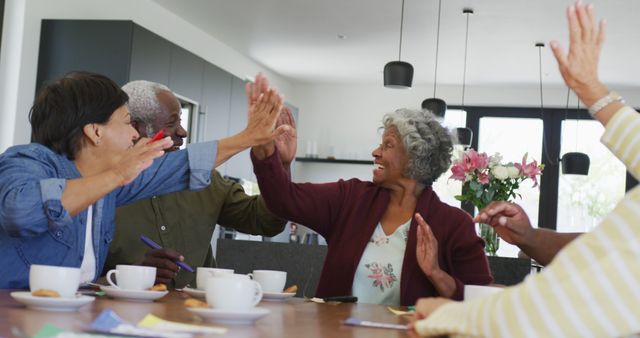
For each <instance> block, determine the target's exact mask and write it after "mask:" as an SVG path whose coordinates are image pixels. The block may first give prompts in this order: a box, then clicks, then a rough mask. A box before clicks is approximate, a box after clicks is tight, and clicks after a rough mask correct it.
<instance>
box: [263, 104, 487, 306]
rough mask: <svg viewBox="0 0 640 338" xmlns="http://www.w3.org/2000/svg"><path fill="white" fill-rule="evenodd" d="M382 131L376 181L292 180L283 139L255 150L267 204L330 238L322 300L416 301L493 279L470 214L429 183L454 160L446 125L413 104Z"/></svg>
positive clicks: (388, 119) (459, 292)
mask: <svg viewBox="0 0 640 338" xmlns="http://www.w3.org/2000/svg"><path fill="white" fill-rule="evenodd" d="M289 119H290V124H291V125H293V124H292V122H293V119H292V118H291V117H289ZM292 129H293V128H292ZM383 129H384V133H383V135H382V143H381V144H380V145H379V146H378V147H377V148H376V149H374V150H373V153H372V155H373V157H374V168H373V180H372V181H373V182H363V181H360V180H358V179H350V180H347V181H344V180H340V181H338V182H334V183H324V184H311V183H292V182H291V181H290V179H289V175H288V173H287V172H286V171H285V170H284V168H283V166H282V163H281V162H280V159H279V158H278V152H277V151H275V150H276V147H279V146H280V144H279V143H277V142H278V141H276V143H273V142H272V143H269V144H266V145H262V146H259V147H253V148H252V153H251V156H252V160H253V166H254V172H255V174H256V177H257V178H258V184H259V185H260V192H261V194H262V197H263V198H264V200H265V202H266V203H267V206H268V207H269V209H270V210H271V211H272V212H273V213H274V214H276V215H278V216H280V217H281V218H284V219H288V220H291V221H294V222H296V223H300V224H304V225H306V226H308V227H310V228H312V229H313V230H315V231H317V232H318V233H319V234H321V235H322V236H323V237H324V238H325V239H326V240H327V244H328V252H327V257H326V259H325V263H324V268H323V271H322V275H321V276H320V282H319V284H318V290H317V296H319V297H329V296H344V295H354V296H356V297H358V300H359V301H360V302H363V303H378V304H389V305H413V304H415V302H416V300H417V299H418V298H420V297H433V296H441V297H447V298H451V299H458V300H459V299H462V296H463V288H464V285H465V284H489V283H491V282H492V277H491V273H490V272H489V267H488V263H487V259H486V256H485V254H484V251H483V242H482V240H481V239H480V238H479V237H478V236H477V235H476V233H475V228H474V225H473V221H472V220H471V217H470V216H469V215H468V214H467V213H466V212H464V211H462V210H460V209H458V208H455V207H452V206H449V205H447V204H445V203H443V202H441V201H440V199H439V198H438V196H437V195H436V193H435V192H434V191H433V189H432V188H431V184H432V183H433V181H435V180H436V179H437V178H438V177H439V176H440V175H442V174H443V173H444V172H445V171H446V170H447V168H448V167H449V164H450V162H451V159H450V158H451V152H452V149H453V144H452V139H451V135H450V134H449V132H448V131H447V129H445V128H444V127H443V126H442V125H441V124H440V123H439V122H438V121H436V120H435V118H434V116H433V115H432V114H430V113H427V112H422V111H412V110H406V109H401V110H398V111H396V112H394V113H390V114H387V115H385V116H384V118H383ZM291 136H292V137H295V132H293V130H292V135H291Z"/></svg>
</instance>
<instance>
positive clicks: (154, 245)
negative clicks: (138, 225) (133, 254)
mask: <svg viewBox="0 0 640 338" xmlns="http://www.w3.org/2000/svg"><path fill="white" fill-rule="evenodd" d="M140 240H141V241H142V242H144V244H146V245H147V246H148V247H150V248H152V249H162V247H161V246H160V244H158V243H156V242H154V241H153V240H152V239H151V238H149V237H147V236H145V235H140ZM176 264H178V266H179V267H181V268H183V269H185V270H187V271H189V272H193V268H192V267H190V266H188V265H187V264H185V263H183V262H180V261H177V262H176Z"/></svg>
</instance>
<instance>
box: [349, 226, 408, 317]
mask: <svg viewBox="0 0 640 338" xmlns="http://www.w3.org/2000/svg"><path fill="white" fill-rule="evenodd" d="M410 224H411V219H409V220H408V221H407V222H406V223H404V224H402V225H401V226H399V227H398V228H397V229H396V231H394V232H393V233H392V234H391V235H389V236H387V235H386V234H385V233H384V230H382V224H380V223H378V225H377V226H376V229H375V230H374V232H373V235H372V236H371V239H370V240H369V243H368V244H367V247H366V248H365V249H364V253H363V254H362V257H361V258H360V263H358V268H357V269H356V274H355V277H354V279H353V286H352V290H353V295H354V296H356V297H358V303H369V304H387V305H400V274H401V272H402V262H403V260H404V251H405V249H406V247H407V238H408V232H409V225H410Z"/></svg>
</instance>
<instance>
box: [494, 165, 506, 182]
mask: <svg viewBox="0 0 640 338" xmlns="http://www.w3.org/2000/svg"><path fill="white" fill-rule="evenodd" d="M491 174H493V177H495V178H497V179H499V180H501V181H504V180H506V179H507V178H509V170H508V169H507V168H506V167H503V166H501V165H498V166H495V167H494V168H493V169H491Z"/></svg>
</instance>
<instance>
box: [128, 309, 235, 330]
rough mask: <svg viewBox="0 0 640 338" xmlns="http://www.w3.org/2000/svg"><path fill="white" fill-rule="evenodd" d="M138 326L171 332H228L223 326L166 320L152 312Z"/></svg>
mask: <svg viewBox="0 0 640 338" xmlns="http://www.w3.org/2000/svg"><path fill="white" fill-rule="evenodd" d="M138 327H142V328H146V329H153V330H159V331H160V330H161V331H170V332H189V333H200V334H206V333H226V332H227V329H225V328H223V327H216V326H202V325H193V324H185V323H178V322H172V321H169V320H164V319H162V318H159V317H156V316H154V315H152V314H148V315H147V316H146V317H144V318H143V319H142V320H141V321H140V322H139V323H138Z"/></svg>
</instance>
